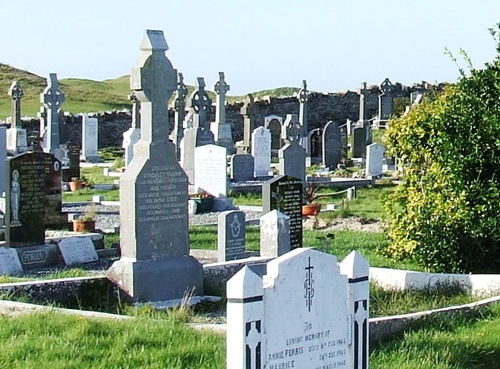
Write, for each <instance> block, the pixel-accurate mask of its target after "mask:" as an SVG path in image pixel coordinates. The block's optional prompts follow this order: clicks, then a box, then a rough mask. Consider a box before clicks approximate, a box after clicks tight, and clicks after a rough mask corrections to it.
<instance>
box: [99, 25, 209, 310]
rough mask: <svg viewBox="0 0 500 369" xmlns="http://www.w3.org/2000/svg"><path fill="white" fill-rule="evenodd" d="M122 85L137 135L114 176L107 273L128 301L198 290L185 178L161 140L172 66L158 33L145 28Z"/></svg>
mask: <svg viewBox="0 0 500 369" xmlns="http://www.w3.org/2000/svg"><path fill="white" fill-rule="evenodd" d="M141 50H142V51H143V55H142V56H141V58H140V59H139V62H138V63H137V65H136V66H135V67H134V68H133V69H132V73H131V77H130V87H131V88H132V89H133V90H134V91H135V93H136V95H137V98H138V99H139V101H140V102H141V140H140V141H139V143H137V144H136V146H135V152H134V158H133V159H132V162H131V163H130V165H129V168H127V171H126V172H125V173H124V174H123V175H122V176H121V178H120V229H121V232H120V244H121V251H122V257H121V259H120V260H119V261H117V262H115V263H114V264H113V266H112V267H111V268H110V270H109V271H108V278H110V279H111V280H112V281H113V282H115V283H116V284H117V285H118V286H119V287H120V289H121V290H122V291H124V292H125V294H126V295H127V296H128V297H129V298H130V299H132V300H133V301H165V300H170V299H180V298H182V297H183V295H184V294H185V293H186V292H187V291H192V292H193V293H194V294H200V293H203V271H202V267H201V264H199V263H198V262H197V261H196V260H195V259H193V258H192V257H190V256H189V241H188V209H187V204H188V183H187V177H186V174H185V173H184V171H183V170H182V169H181V168H180V166H179V164H178V162H177V157H176V152H175V147H174V145H173V144H172V143H171V142H170V141H169V140H168V134H169V128H168V127H169V123H168V111H167V102H168V100H169V98H170V96H171V95H172V92H173V91H174V89H175V87H176V79H177V76H176V71H175V69H174V68H173V67H172V64H171V63H170V61H169V60H168V58H167V57H166V55H165V51H166V50H168V46H167V42H166V40H165V37H164V35H163V32H162V31H152V30H148V31H146V35H145V37H144V38H143V41H142V43H141Z"/></svg>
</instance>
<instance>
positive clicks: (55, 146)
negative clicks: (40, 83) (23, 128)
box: [40, 73, 65, 160]
mask: <svg viewBox="0 0 500 369" xmlns="http://www.w3.org/2000/svg"><path fill="white" fill-rule="evenodd" d="M64 101H65V98H64V94H63V93H62V92H61V90H59V82H58V80H57V74H56V73H50V74H49V78H48V79H47V87H46V88H45V89H44V90H43V92H42V93H41V94H40V102H41V103H42V104H44V106H45V108H46V113H45V116H46V122H45V127H43V131H41V132H40V137H42V142H41V144H42V148H43V151H45V152H49V153H52V154H54V155H56V156H57V158H58V159H59V160H62V152H61V148H60V144H61V139H60V129H59V111H60V109H61V105H62V104H63V103H64Z"/></svg>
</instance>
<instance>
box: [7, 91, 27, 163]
mask: <svg viewBox="0 0 500 369" xmlns="http://www.w3.org/2000/svg"><path fill="white" fill-rule="evenodd" d="M23 95H24V90H23V89H22V88H21V85H20V84H19V83H18V82H17V81H14V82H12V84H11V85H10V88H9V96H10V97H11V98H12V123H11V126H10V128H9V129H7V151H8V152H9V153H10V154H11V155H18V154H22V153H23V152H26V151H28V138H27V135H26V130H25V129H24V128H22V127H21V99H22V97H23Z"/></svg>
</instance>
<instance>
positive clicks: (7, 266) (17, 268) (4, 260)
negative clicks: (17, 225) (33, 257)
mask: <svg viewBox="0 0 500 369" xmlns="http://www.w3.org/2000/svg"><path fill="white" fill-rule="evenodd" d="M22 271H23V267H22V266H21V262H20V261H19V256H18V255H17V252H16V250H15V249H12V248H10V247H1V246H0V275H4V274H6V275H13V274H19V273H22Z"/></svg>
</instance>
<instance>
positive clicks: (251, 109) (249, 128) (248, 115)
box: [240, 94, 255, 152]
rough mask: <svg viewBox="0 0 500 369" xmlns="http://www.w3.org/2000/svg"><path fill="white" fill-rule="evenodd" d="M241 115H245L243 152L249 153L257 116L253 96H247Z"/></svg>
mask: <svg viewBox="0 0 500 369" xmlns="http://www.w3.org/2000/svg"><path fill="white" fill-rule="evenodd" d="M240 114H241V115H243V151H244V152H249V151H250V148H251V144H252V132H253V125H254V123H253V120H254V114H255V104H254V98H253V96H252V94H248V95H246V96H245V99H244V100H243V106H242V107H241V109H240Z"/></svg>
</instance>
